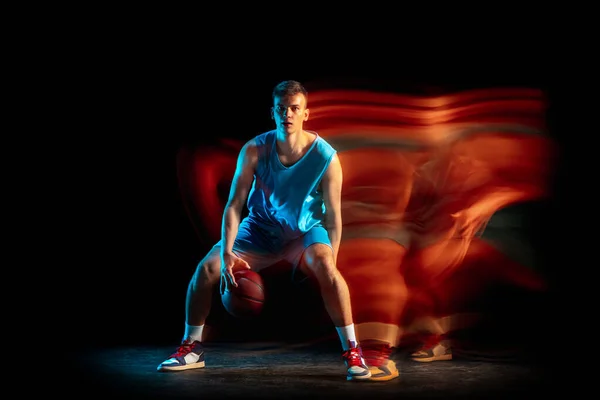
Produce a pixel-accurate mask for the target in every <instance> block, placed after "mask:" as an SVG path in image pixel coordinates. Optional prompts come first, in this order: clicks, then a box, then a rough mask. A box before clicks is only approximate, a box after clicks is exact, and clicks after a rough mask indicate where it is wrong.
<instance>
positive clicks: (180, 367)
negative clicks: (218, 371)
mask: <svg viewBox="0 0 600 400" xmlns="http://www.w3.org/2000/svg"><path fill="white" fill-rule="evenodd" d="M198 368H204V361H201V362H197V363H193V364H187V365H175V366H172V367H170V366H164V365H159V366H158V368H156V370H157V371H185V370H187V369H198Z"/></svg>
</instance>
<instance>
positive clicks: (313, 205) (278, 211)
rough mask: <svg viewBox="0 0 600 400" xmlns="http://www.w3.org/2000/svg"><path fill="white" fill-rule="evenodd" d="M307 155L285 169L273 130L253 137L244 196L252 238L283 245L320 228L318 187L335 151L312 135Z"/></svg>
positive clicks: (321, 204) (321, 212) (322, 212)
mask: <svg viewBox="0 0 600 400" xmlns="http://www.w3.org/2000/svg"><path fill="white" fill-rule="evenodd" d="M311 133H313V134H314V135H315V136H316V139H315V141H314V142H313V143H312V145H311V147H310V149H309V150H308V152H307V153H306V154H305V155H304V156H303V157H302V158H301V159H300V160H298V161H297V162H296V163H295V164H293V165H292V166H289V167H286V166H284V165H283V164H282V163H281V161H280V160H279V156H278V154H277V148H276V132H275V130H272V131H269V132H265V133H263V134H261V135H259V136H257V137H256V138H255V140H256V144H257V147H258V165H257V168H256V171H255V175H254V183H253V184H252V188H251V190H250V193H249V195H248V202H247V206H248V211H249V213H248V216H247V217H246V218H245V220H246V221H244V222H246V223H250V224H251V226H252V228H251V229H253V230H255V229H256V230H258V231H260V232H254V234H253V236H256V234H258V236H262V237H265V236H266V237H268V238H270V240H271V241H275V242H278V243H273V242H271V244H284V243H285V242H287V241H289V240H293V239H295V238H297V237H299V236H301V235H303V234H304V233H306V232H308V231H309V230H310V229H311V228H312V227H314V226H323V221H324V216H325V205H324V202H323V196H322V192H321V191H320V189H319V184H320V182H321V179H322V177H323V174H324V173H325V171H326V170H327V167H328V166H329V163H330V162H331V159H332V158H333V156H334V154H335V153H336V150H335V149H334V148H333V147H331V145H330V144H329V143H327V142H326V141H325V140H324V139H323V138H321V137H320V136H319V135H318V134H317V133H316V132H311Z"/></svg>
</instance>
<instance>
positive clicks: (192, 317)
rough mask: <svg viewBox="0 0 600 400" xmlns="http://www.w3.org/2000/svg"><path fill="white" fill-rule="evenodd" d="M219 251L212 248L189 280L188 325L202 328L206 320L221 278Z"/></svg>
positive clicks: (186, 304) (217, 248)
mask: <svg viewBox="0 0 600 400" xmlns="http://www.w3.org/2000/svg"><path fill="white" fill-rule="evenodd" d="M219 251H220V247H219V246H214V247H213V248H212V249H211V251H210V252H209V253H208V254H207V255H206V256H205V257H204V259H202V261H200V263H199V264H198V266H197V267H196V271H195V272H194V275H193V276H192V279H190V283H189V284H188V289H187V296H186V299H185V318H186V323H187V324H188V325H192V326H202V325H204V323H205V322H206V318H208V314H209V312H210V307H211V302H212V296H213V289H214V287H215V286H216V284H217V283H219V278H220V277H221V258H220V255H219ZM184 339H187V338H184ZM198 340H200V338H198ZM200 341H201V340H200Z"/></svg>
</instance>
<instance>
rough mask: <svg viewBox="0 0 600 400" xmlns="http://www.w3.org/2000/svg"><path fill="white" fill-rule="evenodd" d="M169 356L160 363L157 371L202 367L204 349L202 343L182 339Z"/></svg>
mask: <svg viewBox="0 0 600 400" xmlns="http://www.w3.org/2000/svg"><path fill="white" fill-rule="evenodd" d="M169 357H170V358H169V359H167V360H165V361H163V362H162V363H160V365H159V366H158V368H157V370H158V371H184V370H186V369H194V368H204V350H203V349H202V344H201V343H200V342H199V341H197V340H195V341H193V342H191V341H189V340H184V341H183V343H181V346H179V347H178V348H177V351H175V353H173V354H171V355H170V356H169Z"/></svg>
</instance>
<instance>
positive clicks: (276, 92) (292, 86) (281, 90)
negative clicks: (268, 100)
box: [273, 80, 308, 104]
mask: <svg viewBox="0 0 600 400" xmlns="http://www.w3.org/2000/svg"><path fill="white" fill-rule="evenodd" d="M298 93H302V94H303V95H304V98H305V99H306V103H307V104H308V91H306V88H305V87H304V86H302V84H301V83H300V82H298V81H291V80H290V81H283V82H280V83H278V84H277V85H276V86H275V88H274V89H273V100H275V97H279V98H281V97H285V96H294V95H296V94H298Z"/></svg>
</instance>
